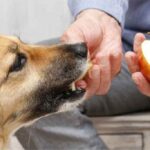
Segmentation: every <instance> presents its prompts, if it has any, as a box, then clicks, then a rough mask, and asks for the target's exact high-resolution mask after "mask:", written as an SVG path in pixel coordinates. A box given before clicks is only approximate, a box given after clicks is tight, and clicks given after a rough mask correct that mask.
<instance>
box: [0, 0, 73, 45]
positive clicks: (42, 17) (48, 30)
mask: <svg viewBox="0 0 150 150" xmlns="http://www.w3.org/2000/svg"><path fill="white" fill-rule="evenodd" d="M0 4H1V8H0V34H7V35H15V36H19V37H20V38H21V39H22V40H23V41H24V42H27V43H35V42H38V41H41V40H45V39H49V38H54V37H59V36H61V34H62V33H63V32H64V30H65V29H66V28H67V27H68V25H69V24H70V20H71V15H70V12H69V9H68V6H67V0H13V1H12V0H0Z"/></svg>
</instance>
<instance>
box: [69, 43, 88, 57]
mask: <svg viewBox="0 0 150 150" xmlns="http://www.w3.org/2000/svg"><path fill="white" fill-rule="evenodd" d="M69 49H70V50H71V51H72V52H73V53H74V54H75V55H76V56H77V57H82V58H86V57H87V54H88V50H87V46H86V44H85V43H79V44H72V45H70V48H69Z"/></svg>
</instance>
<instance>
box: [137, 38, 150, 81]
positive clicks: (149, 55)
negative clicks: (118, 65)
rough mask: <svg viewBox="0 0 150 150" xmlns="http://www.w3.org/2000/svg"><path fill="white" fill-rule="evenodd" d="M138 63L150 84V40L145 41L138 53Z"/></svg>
mask: <svg viewBox="0 0 150 150" xmlns="http://www.w3.org/2000/svg"><path fill="white" fill-rule="evenodd" d="M138 61H139V67H140V71H141V72H142V74H143V75H144V77H145V78H146V79H147V80H148V81H149V82H150V40H145V41H144V42H143V43H142V44H141V49H140V50H139V51H138Z"/></svg>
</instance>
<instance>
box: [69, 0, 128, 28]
mask: <svg viewBox="0 0 150 150" xmlns="http://www.w3.org/2000/svg"><path fill="white" fill-rule="evenodd" d="M128 1H129V0H68V5H69V8H70V10H71V12H72V15H73V16H74V17H75V16H76V15H77V14H78V13H80V12H81V11H83V10H85V9H89V8H94V9H99V10H102V11H104V12H106V13H108V14H110V15H111V16H113V17H114V18H116V19H117V20H118V21H119V22H120V23H121V24H122V25H123V24H124V20H125V14H126V11H127V9H128Z"/></svg>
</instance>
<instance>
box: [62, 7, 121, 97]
mask: <svg viewBox="0 0 150 150" xmlns="http://www.w3.org/2000/svg"><path fill="white" fill-rule="evenodd" d="M62 41H63V42H73V43H75V42H86V43H87V46H88V49H89V51H90V57H91V61H92V62H93V67H92V69H91V71H90V72H89V74H88V75H87V76H86V77H85V80H82V81H80V82H78V84H77V86H79V87H81V88H86V91H87V92H86V98H89V97H91V96H93V95H103V94H106V93H107V92H108V90H109V88H110V85H111V80H112V79H113V78H114V76H116V74H117V73H118V72H119V71H120V67H121V59H122V44H121V28H120V26H119V24H118V22H117V21H116V20H115V19H114V18H113V17H111V16H109V15H107V14H106V13H104V12H102V11H99V10H96V9H88V10H85V11H83V12H81V13H80V14H79V15H78V16H77V18H76V21H75V22H73V24H72V25H71V26H70V27H69V28H68V30H67V31H66V32H65V33H64V34H63V36H62Z"/></svg>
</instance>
